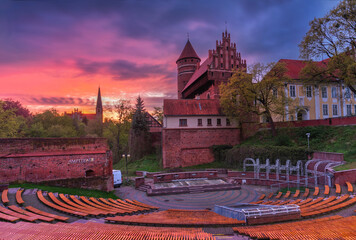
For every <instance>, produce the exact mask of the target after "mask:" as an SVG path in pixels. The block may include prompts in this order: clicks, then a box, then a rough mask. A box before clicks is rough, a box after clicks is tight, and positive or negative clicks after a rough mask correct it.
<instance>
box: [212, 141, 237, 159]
mask: <svg viewBox="0 0 356 240" xmlns="http://www.w3.org/2000/svg"><path fill="white" fill-rule="evenodd" d="M230 149H232V146H231V145H213V146H211V150H212V151H213V154H214V160H215V162H224V161H225V159H226V153H227V152H228V151H229V150H230Z"/></svg>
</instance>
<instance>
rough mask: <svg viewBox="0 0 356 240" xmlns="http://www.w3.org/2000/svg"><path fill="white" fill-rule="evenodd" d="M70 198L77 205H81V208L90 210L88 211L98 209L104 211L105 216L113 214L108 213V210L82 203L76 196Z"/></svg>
mask: <svg viewBox="0 0 356 240" xmlns="http://www.w3.org/2000/svg"><path fill="white" fill-rule="evenodd" d="M69 198H70V199H71V200H72V201H73V202H74V203H76V204H78V205H80V206H82V207H85V208H88V209H97V210H100V211H103V212H105V215H107V214H111V213H110V212H108V211H106V210H103V209H98V208H95V207H93V206H91V205H88V204H86V203H84V202H82V201H80V200H79V199H78V198H77V197H76V196H74V195H69Z"/></svg>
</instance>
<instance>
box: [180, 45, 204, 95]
mask: <svg viewBox="0 0 356 240" xmlns="http://www.w3.org/2000/svg"><path fill="white" fill-rule="evenodd" d="M176 64H177V70H178V77H177V80H178V99H181V98H182V90H183V89H184V87H185V85H186V84H187V83H188V81H189V79H190V78H191V77H192V75H193V73H194V72H195V70H196V69H197V68H198V67H199V65H200V58H199V57H198V54H197V53H196V52H195V50H194V48H193V46H192V44H191V43H190V41H189V39H188V41H187V43H186V44H185V47H184V49H183V51H182V53H181V54H180V56H179V58H178V60H177V61H176Z"/></svg>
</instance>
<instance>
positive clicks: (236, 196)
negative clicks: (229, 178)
mask: <svg viewBox="0 0 356 240" xmlns="http://www.w3.org/2000/svg"><path fill="white" fill-rule="evenodd" d="M265 191H266V189H262V188H257V189H255V188H254V186H248V185H242V186H241V189H240V190H227V191H216V192H202V193H191V194H175V195H163V196H147V195H146V193H145V192H141V191H137V190H135V189H134V188H133V187H120V188H116V189H115V194H116V195H117V196H118V197H120V198H122V199H126V198H128V199H135V200H137V201H140V202H143V203H146V204H149V205H153V206H157V207H160V210H166V209H191V210H193V209H207V208H208V209H214V205H215V204H216V205H234V204H236V203H246V202H252V201H255V200H256V199H257V198H258V197H259V196H260V195H261V194H262V193H264V192H265Z"/></svg>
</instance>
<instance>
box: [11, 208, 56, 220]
mask: <svg viewBox="0 0 356 240" xmlns="http://www.w3.org/2000/svg"><path fill="white" fill-rule="evenodd" d="M8 208H9V209H11V210H12V211H15V212H18V213H21V214H23V215H27V216H29V217H34V218H37V219H38V220H41V221H45V222H53V221H54V220H55V219H54V218H50V217H45V216H42V215H38V214H35V213H32V212H29V211H26V210H24V209H22V208H19V207H18V206H14V205H11V206H8Z"/></svg>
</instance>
